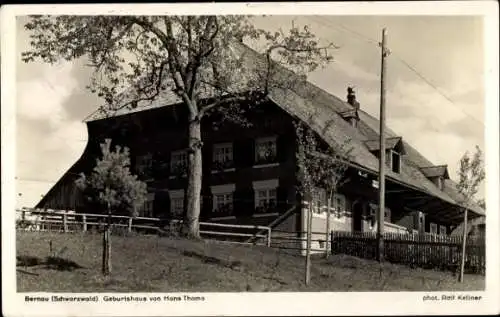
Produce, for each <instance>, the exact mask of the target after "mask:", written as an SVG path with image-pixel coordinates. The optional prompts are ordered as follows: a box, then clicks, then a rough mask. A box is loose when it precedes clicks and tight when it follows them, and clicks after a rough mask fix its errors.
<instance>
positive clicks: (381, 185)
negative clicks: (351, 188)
mask: <svg viewBox="0 0 500 317" xmlns="http://www.w3.org/2000/svg"><path fill="white" fill-rule="evenodd" d="M386 37H387V30H386V29H385V28H384V29H383V30H382V43H380V46H381V51H382V54H381V55H382V62H381V69H380V158H379V165H378V166H379V181H378V190H379V198H378V199H379V204H378V211H377V219H378V226H377V261H379V262H383V261H384V220H385V217H384V216H385V215H384V214H385V74H386V67H387V66H386V62H385V59H386V57H387V56H388V55H389V54H388V50H387V48H386V45H387V38H386Z"/></svg>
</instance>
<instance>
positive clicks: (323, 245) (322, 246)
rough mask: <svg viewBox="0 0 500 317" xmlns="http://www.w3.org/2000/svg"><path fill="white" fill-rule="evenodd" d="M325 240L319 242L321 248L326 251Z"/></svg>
mask: <svg viewBox="0 0 500 317" xmlns="http://www.w3.org/2000/svg"><path fill="white" fill-rule="evenodd" d="M325 242H326V241H325V240H318V244H319V248H320V249H324V248H325Z"/></svg>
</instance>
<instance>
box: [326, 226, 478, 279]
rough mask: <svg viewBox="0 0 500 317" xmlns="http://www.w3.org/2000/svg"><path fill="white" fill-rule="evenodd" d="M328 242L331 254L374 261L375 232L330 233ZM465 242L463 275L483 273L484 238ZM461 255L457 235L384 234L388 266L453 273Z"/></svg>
mask: <svg viewBox="0 0 500 317" xmlns="http://www.w3.org/2000/svg"><path fill="white" fill-rule="evenodd" d="M331 241H332V243H331V246H332V253H333V254H347V255H352V256H356V257H361V258H366V259H376V255H377V239H376V233H373V232H360V233H353V232H342V231H332V233H331ZM466 242H467V244H466V254H465V272H467V273H477V274H484V271H485V262H486V260H485V258H486V248H485V239H484V237H478V238H467V240H466ZM461 254H462V237H461V236H439V235H430V234H401V233H386V234H385V235H384V259H385V260H386V261H388V262H391V263H400V264H404V265H410V266H413V267H422V268H433V269H442V270H451V271H456V270H457V269H458V267H459V265H460V258H461Z"/></svg>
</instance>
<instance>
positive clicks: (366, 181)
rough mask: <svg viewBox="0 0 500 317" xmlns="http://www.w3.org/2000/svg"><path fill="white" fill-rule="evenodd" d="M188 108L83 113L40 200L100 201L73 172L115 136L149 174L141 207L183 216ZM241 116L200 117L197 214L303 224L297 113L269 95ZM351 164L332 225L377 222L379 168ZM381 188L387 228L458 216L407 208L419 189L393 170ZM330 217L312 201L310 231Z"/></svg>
mask: <svg viewBox="0 0 500 317" xmlns="http://www.w3.org/2000/svg"><path fill="white" fill-rule="evenodd" d="M184 109H185V108H184V107H182V106H181V105H171V106H166V107H160V108H156V109H150V110H145V111H138V112H135V113H130V114H126V115H122V116H116V117H111V118H107V119H101V120H95V121H90V122H87V127H88V133H89V143H88V144H87V147H86V148H85V151H84V153H83V154H82V157H81V158H80V159H79V160H78V162H76V163H75V165H74V166H73V167H72V168H71V169H70V170H69V171H68V172H67V173H66V174H65V175H64V176H63V178H62V179H61V180H60V181H59V182H58V183H56V185H55V186H54V187H53V188H52V189H51V190H50V191H49V193H48V194H47V195H46V196H45V197H44V198H43V199H42V201H41V202H40V203H39V204H38V205H37V207H38V208H53V209H72V210H76V211H77V212H79V211H81V212H92V213H96V212H98V210H97V209H98V207H97V206H89V205H88V204H86V203H85V200H84V198H83V197H81V194H80V193H79V192H78V190H77V189H76V187H75V185H74V180H75V179H76V178H77V177H78V174H79V173H81V172H84V173H89V172H90V171H91V170H92V168H93V165H94V164H95V159H96V158H97V157H99V155H100V148H99V144H100V143H102V142H103V141H104V140H105V139H106V138H111V139H112V141H113V144H114V145H120V146H126V147H128V148H130V153H131V163H132V170H133V172H134V173H137V174H138V175H139V178H140V179H142V180H144V181H146V182H147V184H148V192H149V193H150V195H149V201H148V202H147V203H146V204H145V206H144V208H143V210H142V215H143V216H150V217H153V216H154V217H160V218H167V219H170V218H175V217H180V214H179V212H180V210H182V208H183V205H184V203H185V201H184V196H183V193H184V189H185V187H186V177H185V175H184V171H183V167H185V166H184V165H183V164H185V163H183V162H184V161H183V160H185V155H184V154H183V151H184V150H185V148H186V145H187V126H186V125H185V124H184V123H185V122H186V121H187V120H186V113H185V110H184ZM247 119H248V121H249V122H250V123H251V125H250V126H247V127H244V126H241V125H239V124H235V123H230V122H222V123H221V122H220V120H219V118H210V117H209V118H207V119H204V121H203V122H202V142H203V149H202V151H203V164H202V166H203V182H202V209H201V215H200V218H201V220H202V221H217V222H229V223H240V224H255V225H268V224H269V223H271V222H272V221H273V220H274V219H276V218H277V217H279V216H280V215H282V214H283V213H285V212H288V213H289V214H290V215H289V216H288V217H286V219H284V220H283V221H280V222H279V224H277V227H278V228H279V230H282V231H288V232H296V233H298V232H304V231H305V219H306V218H305V213H306V209H305V208H304V201H303V200H302V199H301V197H300V195H299V194H298V192H297V174H296V171H297V164H296V158H295V155H296V144H297V142H296V137H295V128H294V125H293V120H295V118H294V117H292V116H291V115H290V114H289V113H287V112H285V111H284V110H283V109H282V108H280V107H279V106H277V105H276V104H273V103H271V102H269V103H267V104H265V105H262V106H260V107H257V108H255V109H253V110H252V111H251V112H249V113H248V115H247ZM273 144H274V145H273ZM395 144H400V143H395ZM398 146H400V145H398ZM262 149H264V150H265V151H264V152H262ZM391 150H392V149H391ZM266 151H267V152H266ZM375 151H376V149H375ZM262 153H264V154H262ZM374 155H376V153H374ZM221 158H222V159H221ZM398 164H400V162H398ZM396 172H398V171H396ZM347 174H348V175H347V177H348V178H349V181H348V182H347V183H346V184H345V185H344V186H343V187H341V188H339V190H338V194H337V195H336V197H335V199H334V203H333V209H332V210H331V211H330V212H331V213H332V216H331V224H330V228H331V229H332V230H344V231H361V232H367V231H374V230H376V221H375V220H376V217H375V210H376V208H377V206H376V205H377V199H378V190H377V188H376V175H373V174H370V173H367V172H366V171H364V169H363V168H362V167H360V168H356V167H355V166H351V167H350V168H349V170H348V172H347ZM387 191H388V197H387V200H386V201H387V203H386V205H387V210H386V222H387V224H388V225H387V226H386V228H387V230H388V231H393V232H402V231H405V230H407V231H408V232H415V231H416V232H429V231H431V229H434V227H435V226H437V228H438V232H436V233H441V234H447V233H448V232H449V231H450V230H451V226H452V225H454V224H453V223H450V222H446V221H442V220H441V219H439V217H436V216H433V215H432V214H431V213H429V211H430V209H429V208H421V209H416V208H411V206H409V205H408V203H407V201H408V200H407V199H409V198H408V196H412V195H413V196H415V197H418V195H421V193H418V191H414V190H413V189H411V188H409V187H406V186H404V184H403V185H401V184H397V183H394V182H391V181H390V180H387ZM391 191H393V192H395V193H399V192H403V191H404V192H405V196H401V195H399V194H395V195H392V194H390V193H391ZM398 195H399V196H398ZM410 198H411V197H410ZM317 205H319V206H321V207H324V206H326V201H324V200H323V201H318V202H317ZM424 207H425V206H424ZM293 209H294V212H290V210H293ZM422 211H423V212H422ZM326 218H327V217H326V211H325V210H319V209H318V210H317V211H316V212H315V213H314V219H313V227H314V228H313V231H318V232H322V231H324V228H325V221H326ZM431 223H432V225H431ZM434 224H435V225H434ZM439 231H441V232H439Z"/></svg>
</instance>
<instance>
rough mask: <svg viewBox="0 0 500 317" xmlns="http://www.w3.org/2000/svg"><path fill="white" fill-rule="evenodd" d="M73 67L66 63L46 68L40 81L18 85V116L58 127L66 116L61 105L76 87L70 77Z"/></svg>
mask: <svg viewBox="0 0 500 317" xmlns="http://www.w3.org/2000/svg"><path fill="white" fill-rule="evenodd" d="M72 67H73V66H72V65H71V64H69V63H64V64H61V65H58V66H55V67H50V66H45V67H44V71H43V72H42V74H41V76H40V78H37V77H35V78H33V79H31V80H26V81H21V82H19V83H18V86H17V97H18V102H17V114H18V115H19V116H21V117H25V118H28V119H32V120H36V121H40V122H45V123H47V124H49V125H50V126H51V127H53V128H57V126H58V125H59V124H61V122H62V121H64V120H65V116H66V113H65V110H64V108H63V107H61V105H62V104H63V102H64V100H65V99H66V98H68V97H69V96H70V95H71V93H72V91H73V90H74V88H76V81H75V80H73V78H72V77H71V76H70V72H71V70H72Z"/></svg>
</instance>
